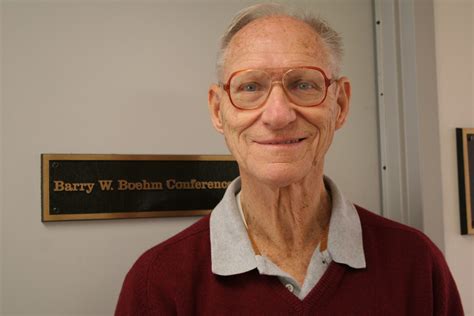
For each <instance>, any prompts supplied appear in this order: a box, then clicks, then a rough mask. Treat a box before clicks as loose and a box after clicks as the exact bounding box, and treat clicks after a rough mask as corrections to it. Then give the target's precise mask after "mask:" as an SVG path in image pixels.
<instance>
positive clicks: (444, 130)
mask: <svg viewBox="0 0 474 316" xmlns="http://www.w3.org/2000/svg"><path fill="white" fill-rule="evenodd" d="M473 11H474V6H473V1H471V0H435V1H434V13H435V15H434V16H435V40H436V61H437V62H436V68H437V78H438V102H439V127H440V128H439V131H440V143H441V172H442V186H443V209H444V214H443V215H444V233H445V234H444V236H445V255H446V258H447V261H448V264H449V266H450V268H451V271H452V273H453V275H454V278H455V279H456V282H457V285H458V288H459V291H460V292H461V296H462V300H463V304H464V309H465V312H466V315H474V236H469V235H468V236H461V235H460V228H459V225H460V224H459V196H458V182H457V181H458V180H457V177H458V175H457V160H456V138H455V128H456V127H471V128H472V127H474V97H473V93H474V92H473V91H474V80H473V73H474V60H473V58H474V57H473V56H474V48H473V45H474V23H473V22H474V21H473V16H474V12H473ZM433 110H435V109H433ZM422 115H423V114H422Z"/></svg>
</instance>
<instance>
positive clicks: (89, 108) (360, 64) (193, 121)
mask: <svg viewBox="0 0 474 316" xmlns="http://www.w3.org/2000/svg"><path fill="white" fill-rule="evenodd" d="M196 2H198V4H196ZM196 2H195V1H190V0H188V1H185V0H180V1H168V0H153V1H150V0H140V1H138V0H137V1H135V0H121V1H104V0H88V1H82V0H77V1H76V0H74V1H57V0H42V1H35V0H24V1H23V0H12V1H3V2H2V6H3V12H4V14H3V15H2V21H1V23H2V26H3V27H4V29H3V30H2V43H6V45H4V47H2V54H4V56H3V57H4V58H2V66H3V69H2V77H3V78H7V80H4V82H2V89H3V90H4V92H5V94H4V95H3V97H2V103H3V107H2V126H1V133H2V134H1V135H0V136H1V139H2V146H3V147H2V150H3V152H2V154H3V155H2V158H1V163H2V171H3V174H2V175H1V177H0V180H1V184H0V185H1V186H2V187H0V189H3V197H4V200H3V201H2V204H3V209H2V217H1V219H2V221H1V222H0V225H1V228H0V230H1V236H2V240H0V242H1V246H2V247H1V252H0V256H1V260H0V261H1V264H2V269H3V273H2V279H1V282H0V287H1V288H2V292H1V297H2V303H3V305H2V310H3V312H4V313H5V315H35V316H37V315H48V316H51V315H61V316H64V315H110V314H111V313H112V311H113V309H114V307H115V304H116V300H117V297H118V293H119V290H120V287H121V284H122V281H123V278H124V276H125V273H126V271H127V270H128V269H129V268H130V266H131V264H132V263H133V261H134V260H135V259H136V258H137V257H138V256H139V254H141V253H142V252H143V251H144V250H146V249H147V248H149V247H151V246H152V245H154V244H157V243H159V242H160V241H162V240H164V239H166V238H168V237H169V236H171V235H173V234H174V233H176V232H177V231H179V230H181V229H183V228H184V227H186V226H187V225H189V224H191V223H192V222H194V221H195V220H196V219H197V218H167V219H140V220H117V221H89V222H68V223H47V224H44V223H41V220H40V205H41V188H40V154H41V153H48V152H60V153H67V152H75V153H123V154H134V153H135V154H147V153H151V154H204V153H207V154H221V153H227V150H226V148H225V145H224V141H223V140H222V138H221V137H220V135H218V134H217V133H216V132H215V131H214V130H213V128H212V127H211V124H210V120H209V118H208V113H207V87H208V85H209V83H210V82H212V81H213V80H214V74H213V65H214V58H215V50H216V47H217V39H218V37H219V35H220V32H221V31H222V30H223V29H224V26H225V25H226V24H227V23H228V21H229V19H230V17H231V16H232V15H233V13H235V12H236V11H237V10H238V9H240V8H242V7H243V6H245V5H246V1H240V0H234V1H230V0H229V1H213V0H200V1H196ZM250 2H255V1H248V3H250ZM292 2H294V1H292ZM298 2H299V3H305V4H304V5H305V6H314V7H317V8H318V10H319V11H320V12H321V13H322V14H323V15H324V16H326V17H327V18H328V19H329V20H330V21H331V22H332V23H333V24H334V25H335V27H336V28H337V29H339V30H342V32H343V34H344V35H345V36H346V42H345V46H346V50H347V58H346V66H345V67H344V72H345V73H346V74H348V76H349V77H351V78H353V81H354V98H353V102H354V107H353V111H352V113H351V118H350V120H349V122H348V124H347V126H345V127H344V129H343V130H342V131H341V132H338V135H337V136H336V140H335V144H334V145H333V148H332V149H331V153H330V155H329V158H328V163H327V171H328V173H329V174H330V175H331V176H332V177H333V178H335V180H336V181H337V182H338V183H339V184H340V186H341V187H342V188H343V190H344V191H345V192H347V194H348V196H350V197H351V198H352V199H353V200H355V201H357V202H358V203H360V204H362V205H365V206H367V207H368V208H370V209H372V210H374V211H376V212H377V211H379V209H380V204H381V203H380V183H379V174H378V172H377V170H378V169H377V168H378V165H379V162H378V147H377V115H376V102H375V101H376V100H375V93H376V92H375V87H374V86H375V82H376V80H375V68H374V48H373V33H372V31H373V21H372V7H371V4H372V1H371V0H358V1H357V3H355V2H353V1H351V0H340V1H326V0H323V1H320V5H316V4H315V3H316V2H315V1H314V0H305V1H298ZM190 3H193V4H194V5H190ZM354 25H357V26H358V27H357V28H354ZM183 88H185V89H184V90H183ZM361 147H363V150H361V149H360V148H361ZM348 157H350V159H348ZM354 174H355V175H354ZM361 178H363V179H364V181H365V183H366V184H367V187H370V190H367V189H366V188H365V187H363V186H360V185H358V184H359V179H361Z"/></svg>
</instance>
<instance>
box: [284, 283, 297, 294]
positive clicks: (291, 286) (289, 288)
mask: <svg viewBox="0 0 474 316" xmlns="http://www.w3.org/2000/svg"><path fill="white" fill-rule="evenodd" d="M285 286H286V288H287V289H288V291H290V292H291V293H293V291H294V290H295V287H294V286H293V284H291V283H288V284H286V285H285Z"/></svg>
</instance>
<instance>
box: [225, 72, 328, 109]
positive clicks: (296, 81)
mask: <svg viewBox="0 0 474 316" xmlns="http://www.w3.org/2000/svg"><path fill="white" fill-rule="evenodd" d="M334 81H335V80H333V79H328V77H327V76H326V74H325V73H324V71H323V70H322V69H321V68H318V67H311V66H304V67H296V68H291V69H288V70H287V71H285V72H284V73H283V75H281V68H279V69H268V70H261V69H244V70H239V71H236V72H234V73H232V75H231V76H230V77H229V80H228V81H227V83H226V84H223V85H221V86H222V88H223V89H224V90H225V91H226V92H227V94H228V95H229V99H230V102H231V103H232V104H233V105H234V106H235V107H237V108H239V109H242V110H252V109H257V108H259V107H261V106H262V105H263V104H265V101H266V100H267V98H268V96H269V95H270V92H271V90H272V88H273V85H274V84H281V85H282V87H283V90H284V91H285V94H286V96H287V97H288V99H289V100H290V101H291V102H293V103H294V104H296V105H299V106H303V107H311V106H317V105H320V104H321V103H323V102H324V100H325V99H326V96H327V91H328V88H329V86H330V85H331V84H332V83H333V82H334Z"/></svg>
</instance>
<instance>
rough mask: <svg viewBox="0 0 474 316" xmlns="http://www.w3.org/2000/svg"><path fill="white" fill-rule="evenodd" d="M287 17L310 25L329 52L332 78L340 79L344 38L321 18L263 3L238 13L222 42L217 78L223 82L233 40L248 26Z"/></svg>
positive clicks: (217, 65) (274, 4) (282, 6)
mask: <svg viewBox="0 0 474 316" xmlns="http://www.w3.org/2000/svg"><path fill="white" fill-rule="evenodd" d="M269 16H287V17H291V18H294V19H296V20H299V21H302V22H304V23H306V24H308V25H309V26H310V27H311V28H312V29H313V30H314V31H315V32H316V34H318V35H319V36H320V38H321V39H322V41H323V43H324V44H325V45H326V48H327V49H328V51H329V58H330V61H329V62H330V65H331V68H332V76H333V77H338V76H339V71H340V69H341V66H342V56H343V46H342V37H341V36H340V35H339V33H337V32H336V31H335V30H334V29H333V28H332V27H331V26H329V24H328V23H327V22H326V21H325V20H324V19H322V18H321V17H319V16H315V15H313V14H307V13H302V12H300V11H298V10H295V9H293V8H289V7H287V6H284V5H281V4H277V3H263V4H256V5H253V6H250V7H247V8H245V9H243V10H241V11H240V12H238V13H237V14H236V15H235V16H234V18H233V20H232V22H231V23H230V25H229V27H228V28H227V30H226V31H225V33H224V35H223V36H222V38H221V41H220V49H219V51H218V53H217V64H216V71H217V78H218V79H219V80H220V81H221V80H223V76H224V73H223V68H224V63H225V59H226V53H227V48H228V46H229V43H230V41H231V40H232V38H233V37H234V36H235V34H237V32H239V31H240V30H241V29H242V28H244V26H246V25H247V24H249V23H251V22H253V21H255V20H257V19H260V18H264V17H269Z"/></svg>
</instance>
